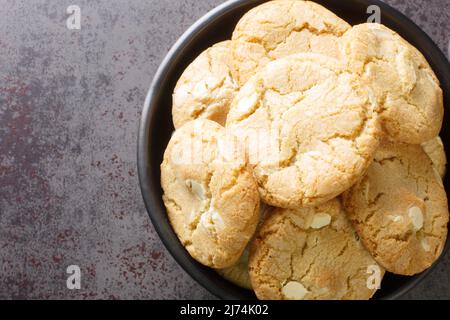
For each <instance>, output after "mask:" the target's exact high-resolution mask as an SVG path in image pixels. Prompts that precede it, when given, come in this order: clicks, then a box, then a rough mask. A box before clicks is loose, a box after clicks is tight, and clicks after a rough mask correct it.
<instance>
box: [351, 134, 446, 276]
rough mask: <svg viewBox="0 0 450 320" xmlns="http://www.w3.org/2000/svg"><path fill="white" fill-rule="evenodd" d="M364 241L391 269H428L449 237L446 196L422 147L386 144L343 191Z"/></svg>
mask: <svg viewBox="0 0 450 320" xmlns="http://www.w3.org/2000/svg"><path fill="white" fill-rule="evenodd" d="M344 199H345V201H344V204H345V207H346V209H347V212H348V216H349V218H350V220H351V222H352V223H353V226H354V227H355V229H356V230H357V232H358V234H359V236H360V237H361V240H362V242H363V243H364V245H365V246H366V247H367V249H368V250H369V252H370V253H371V254H372V255H373V257H374V258H375V260H377V262H378V263H379V264H381V265H382V266H383V267H385V268H386V270H387V271H390V272H393V273H396V274H402V275H413V274H416V273H419V272H422V271H424V270H425V269H427V268H429V267H430V266H431V265H432V264H433V262H435V261H436V259H437V258H438V257H439V256H440V254H441V252H442V249H443V247H444V244H445V240H446V238H447V223H448V218H449V217H448V207H447V195H446V193H445V190H444V187H443V185H442V180H441V178H440V177H439V175H438V174H437V173H436V171H435V170H434V168H433V164H432V162H431V160H430V158H429V157H428V156H427V155H426V153H425V152H424V151H423V149H422V147H421V146H420V145H406V144H399V143H393V142H384V143H383V145H382V146H381V147H380V149H379V150H378V151H377V153H376V155H375V159H374V162H373V164H372V165H371V166H370V167H369V170H368V173H367V175H366V176H365V177H364V178H363V179H362V180H361V181H360V182H359V183H358V184H356V185H355V186H354V187H353V188H352V189H350V190H349V191H348V192H346V193H345V194H344Z"/></svg>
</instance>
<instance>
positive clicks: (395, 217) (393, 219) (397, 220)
mask: <svg viewBox="0 0 450 320" xmlns="http://www.w3.org/2000/svg"><path fill="white" fill-rule="evenodd" d="M388 218H389V219H390V220H392V221H394V222H400V221H402V220H403V217H402V216H399V215H389V216H388Z"/></svg>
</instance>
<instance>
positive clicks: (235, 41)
mask: <svg viewBox="0 0 450 320" xmlns="http://www.w3.org/2000/svg"><path fill="white" fill-rule="evenodd" d="M443 110H444V108H443V94H442V89H441V88H440V84H439V81H438V79H437V78H436V76H435V74H434V72H433V70H432V69H431V67H430V66H429V64H428V63H427V61H426V59H425V58H424V57H423V55H422V54H421V53H420V52H419V51H418V50H417V49H416V48H414V47H413V46H412V45H410V44H409V43H408V42H406V41H405V40H404V39H403V38H401V37H400V36H399V35H398V34H397V33H395V32H394V31H392V30H390V29H388V28H387V27H385V26H383V25H380V24H361V25H356V26H353V27H352V26H350V25H349V24H348V23H347V22H345V21H343V20H342V19H340V18H339V17H337V16H336V15H335V14H333V13H332V12H330V11H328V10H327V9H325V8H324V7H322V6H320V5H318V4H316V3H314V2H309V1H302V0H275V1H270V2H267V3H264V4H263V5H260V6H258V7H256V8H254V9H252V10H250V11H249V12H248V13H247V14H245V15H244V16H243V17H242V19H241V20H240V21H239V23H238V24H237V26H236V28H235V30H234V33H233V36H232V39H231V40H229V41H225V42H221V43H218V44H216V45H214V46H213V47H211V48H209V49H207V50H206V51H204V52H203V53H202V54H200V55H199V56H198V57H197V58H196V59H195V60H194V61H193V62H192V63H191V65H190V66H189V67H188V68H187V69H186V70H185V71H184V73H183V75H182V76H181V78H180V79H179V81H178V83H177V85H176V88H175V90H174V94H173V109H172V114H173V122H174V125H175V128H176V131H175V132H174V134H173V136H172V138H171V140H170V142H169V145H168V147H167V150H166V152H165V155H164V161H163V163H162V165H161V184H162V188H163V191H164V196H163V200H164V203H165V205H166V208H167V213H168V216H169V219H170V222H171V224H172V226H173V228H174V230H175V232H176V234H177V235H178V237H179V239H180V241H181V242H182V244H183V245H184V246H185V247H186V250H187V251H188V252H189V253H190V255H191V256H192V257H193V258H194V259H196V260H197V261H199V262H200V263H202V264H204V265H206V266H208V267H211V268H214V269H216V270H217V271H218V273H219V274H221V275H223V276H224V277H225V278H226V279H228V280H229V281H232V282H233V283H235V284H237V285H239V286H242V287H244V288H248V289H251V290H254V291H255V293H256V295H257V296H258V298H260V299H370V298H371V297H372V296H373V295H374V293H375V292H376V290H377V289H379V285H380V283H381V280H382V277H383V275H384V274H385V272H386V271H387V272H391V273H395V274H400V275H414V274H417V273H420V272H422V271H424V270H426V269H427V268H429V267H430V266H431V265H432V264H433V262H435V261H436V260H437V259H438V257H439V256H440V254H441V253H442V250H443V247H444V244H445V241H446V237H447V223H448V217H449V213H448V206H447V196H446V193H445V190H444V187H443V183H442V178H443V176H444V174H445V165H446V158H445V152H444V147H443V145H442V142H441V141H440V138H439V137H438V135H439V132H440V129H441V125H442V121H443V112H444V111H443ZM381 286H382V284H381Z"/></svg>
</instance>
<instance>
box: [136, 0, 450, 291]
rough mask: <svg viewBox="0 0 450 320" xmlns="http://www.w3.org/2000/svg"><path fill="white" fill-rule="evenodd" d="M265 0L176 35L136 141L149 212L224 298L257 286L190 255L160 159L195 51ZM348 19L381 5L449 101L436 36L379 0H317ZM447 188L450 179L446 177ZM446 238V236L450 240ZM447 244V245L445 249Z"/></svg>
mask: <svg viewBox="0 0 450 320" xmlns="http://www.w3.org/2000/svg"><path fill="white" fill-rule="evenodd" d="M263 2H265V1H264V0H233V1H229V2H226V3H224V4H223V5H221V6H219V7H217V8H216V9H214V10H213V11H211V12H210V13H208V14H207V15H206V16H204V17H203V18H201V19H200V20H199V21H197V22H196V23H195V24H194V25H193V26H192V27H191V28H189V29H188V30H187V31H186V33H185V34H184V35H183V36H182V37H181V38H180V39H179V40H178V42H177V43H176V44H175V45H174V46H173V48H172V49H171V51H170V52H169V53H168V55H167V56H166V58H165V59H164V61H163V62H162V64H161V66H160V68H159V69H158V71H157V73H156V75H155V78H154V80H153V83H152V85H151V88H150V90H149V93H148V96H147V99H146V101H145V105H144V109H143V113H142V119H141V125H140V129H139V141H138V171H139V179H140V184H141V190H142V195H143V198H144V201H145V205H146V207H147V211H148V213H149V216H150V218H151V220H152V222H153V224H154V226H155V228H156V230H157V232H158V234H159V236H160V237H161V239H162V241H163V243H164V245H165V246H166V247H167V249H168V250H169V251H170V253H171V254H172V255H173V256H174V258H175V259H176V260H177V262H178V263H179V264H180V265H181V266H182V267H183V268H184V269H185V270H186V271H187V272H188V273H189V274H190V275H191V276H192V277H193V278H194V279H195V280H196V281H198V282H199V283H200V284H202V285H203V286H204V287H205V288H206V289H208V290H209V291H210V292H211V293H213V294H214V295H216V296H217V297H219V298H222V299H255V298H256V297H255V295H254V293H253V292H251V291H248V290H245V289H241V288H239V287H237V286H235V285H233V284H231V283H230V282H228V281H226V280H224V279H223V278H221V277H220V276H218V275H217V274H216V273H215V272H214V271H213V270H212V269H209V268H207V267H204V266H202V265H200V264H199V263H197V262H196V261H195V260H194V259H192V258H191V257H190V256H189V254H188V253H187V251H186V250H185V249H184V247H183V246H182V245H181V243H180V242H179V241H178V238H177V237H176V235H175V233H174V232H173V230H172V228H171V226H170V224H169V221H168V219H167V215H166V210H165V207H164V204H163V201H162V199H161V197H162V190H161V186H160V163H161V162H162V158H163V153H164V150H165V148H166V146H167V143H168V141H169V139H170V136H171V134H172V132H173V130H174V128H173V124H172V118H171V105H172V92H173V88H174V87H175V84H176V82H177V80H178V78H179V77H180V75H181V73H182V72H183V71H184V69H185V68H186V67H187V65H188V64H189V63H190V62H192V60H194V59H195V57H197V55H198V54H199V53H200V52H202V51H203V50H205V49H206V48H208V47H209V46H211V45H213V44H214V43H216V42H219V41H222V40H225V39H229V38H230V37H231V33H232V31H233V29H234V26H235V25H236V23H237V21H238V20H239V19H240V17H242V15H243V14H244V13H245V12H247V11H248V10H249V9H251V8H253V7H254V6H256V5H258V4H261V3H263ZM316 2H318V3H321V4H322V5H324V6H325V7H326V8H328V9H329V10H331V11H333V12H335V13H336V14H337V15H338V16H340V17H341V18H343V19H345V20H347V21H348V22H349V23H350V24H352V25H353V24H358V23H363V22H366V21H367V18H368V16H369V14H367V13H366V11H367V7H368V6H369V5H373V4H375V5H378V6H379V7H380V8H381V22H382V23H383V24H384V25H386V26H388V27H390V28H391V29H393V30H395V31H397V32H398V33H399V34H400V35H401V36H403V37H404V38H406V39H407V40H408V41H409V42H410V43H412V44H413V45H414V46H416V47H417V48H418V49H419V50H420V51H421V52H422V53H423V54H424V55H425V57H426V58H427V60H428V61H429V63H430V64H431V66H432V67H433V69H434V71H435V72H436V74H437V76H438V78H439V79H440V81H441V85H442V88H443V89H444V94H445V105H450V66H449V63H448V61H447V59H446V58H445V56H444V55H443V54H442V52H441V51H440V50H439V48H438V47H437V46H436V45H435V44H434V43H433V41H432V40H431V39H430V38H429V37H428V36H427V35H426V34H425V33H424V32H423V31H422V30H421V29H420V28H419V27H418V26H416V25H415V24H414V23H413V22H412V21H410V20H409V19H408V18H406V17H405V16H404V15H402V14H401V13H399V12H398V11H396V10H395V9H393V8H391V7H389V6H388V5H386V4H384V3H382V2H379V1H377V0H346V1H342V0H317V1H316ZM447 123H450V118H449V114H448V113H446V116H445V120H444V128H443V130H442V133H441V136H442V139H443V141H444V144H445V145H449V143H450V141H449V139H450V136H449V126H448V125H447ZM444 184H445V188H446V190H447V191H448V190H450V189H449V180H448V179H445V182H444ZM447 244H448V242H447ZM447 248H448V245H447V247H446V249H445V250H447ZM431 270H432V268H430V269H429V270H427V271H426V272H424V273H422V274H420V275H417V276H414V277H401V276H395V275H392V274H387V275H386V277H385V278H384V280H383V283H382V289H381V290H379V291H378V293H377V294H376V297H375V298H378V299H395V298H398V297H400V296H401V295H402V294H404V293H406V292H407V291H408V290H410V289H411V288H412V287H413V286H414V285H415V284H417V283H418V282H419V281H420V280H422V279H423V278H424V277H425V276H426V274H428V273H429V272H431Z"/></svg>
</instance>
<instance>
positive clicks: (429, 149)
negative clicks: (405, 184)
mask: <svg viewBox="0 0 450 320" xmlns="http://www.w3.org/2000/svg"><path fill="white" fill-rule="evenodd" d="M422 148H423V150H424V151H425V153H426V154H427V155H428V156H429V157H430V159H431V161H432V162H433V165H434V167H435V168H436V170H437V172H438V174H439V175H440V176H441V178H444V177H445V172H446V170H447V169H446V167H447V155H446V154H445V148H444V144H443V143H442V139H441V138H440V137H436V138H434V139H431V140H430V141H427V142H424V143H422Z"/></svg>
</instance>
